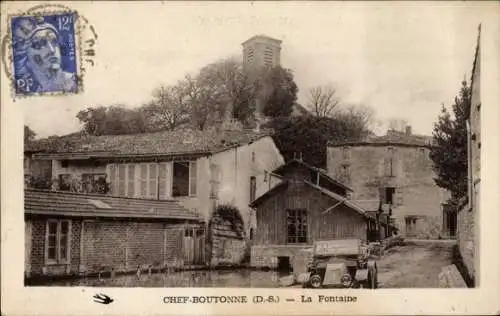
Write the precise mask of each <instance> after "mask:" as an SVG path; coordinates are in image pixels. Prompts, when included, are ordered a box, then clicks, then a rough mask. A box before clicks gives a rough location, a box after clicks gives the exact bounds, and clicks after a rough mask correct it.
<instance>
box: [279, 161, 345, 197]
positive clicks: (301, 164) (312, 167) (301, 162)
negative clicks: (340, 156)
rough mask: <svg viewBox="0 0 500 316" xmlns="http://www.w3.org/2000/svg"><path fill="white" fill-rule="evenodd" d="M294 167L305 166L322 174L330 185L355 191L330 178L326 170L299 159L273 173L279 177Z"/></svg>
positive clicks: (289, 162)
mask: <svg viewBox="0 0 500 316" xmlns="http://www.w3.org/2000/svg"><path fill="white" fill-rule="evenodd" d="M293 165H300V166H303V167H305V168H307V169H309V170H311V171H314V172H318V173H319V174H321V176H323V177H324V178H325V179H327V180H328V181H329V182H330V183H332V184H334V185H336V186H339V187H341V188H343V189H345V190H347V191H351V192H352V191H353V190H352V189H351V188H350V187H348V186H346V185H345V184H343V183H342V182H339V181H337V180H335V179H333V178H332V177H330V176H329V175H328V174H327V173H326V171H325V170H324V169H321V168H318V167H314V166H311V165H309V164H307V163H305V162H304V161H302V160H299V159H292V160H290V161H288V162H287V163H286V164H284V165H281V166H279V167H278V168H276V169H275V170H274V171H273V173H276V174H279V175H283V173H284V171H285V170H286V169H288V168H290V167H291V166H293Z"/></svg>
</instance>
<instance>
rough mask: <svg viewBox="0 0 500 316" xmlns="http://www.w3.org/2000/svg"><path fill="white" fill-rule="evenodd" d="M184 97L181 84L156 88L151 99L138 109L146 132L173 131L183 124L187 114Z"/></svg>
mask: <svg viewBox="0 0 500 316" xmlns="http://www.w3.org/2000/svg"><path fill="white" fill-rule="evenodd" d="M186 97H187V96H186V93H185V91H184V90H183V88H182V84H181V83H179V84H178V85H176V86H164V85H161V86H159V87H158V88H156V89H155V90H154V91H153V99H152V100H151V101H150V102H149V103H148V104H146V105H144V106H143V107H141V108H140V111H141V112H142V113H143V115H144V118H145V120H146V124H147V129H148V131H161V130H173V129H174V128H175V127H177V126H179V125H180V124H182V123H184V122H185V121H186V119H187V114H188V105H187V101H186Z"/></svg>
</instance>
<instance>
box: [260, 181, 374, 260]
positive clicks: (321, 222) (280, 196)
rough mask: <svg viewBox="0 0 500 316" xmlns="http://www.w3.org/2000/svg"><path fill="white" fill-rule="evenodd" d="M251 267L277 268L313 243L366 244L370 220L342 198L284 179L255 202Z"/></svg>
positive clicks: (309, 185)
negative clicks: (346, 241) (353, 241)
mask: <svg viewBox="0 0 500 316" xmlns="http://www.w3.org/2000/svg"><path fill="white" fill-rule="evenodd" d="M251 206H252V207H253V208H254V209H255V210H256V219H257V229H256V233H255V238H254V245H253V246H252V258H251V260H252V265H253V266H255V267H271V268H279V267H280V266H283V265H285V266H286V263H287V262H292V261H293V260H294V257H295V256H298V255H300V253H301V251H303V250H307V249H310V248H311V246H312V245H313V243H314V242H315V241H318V240H333V239H353V238H356V239H361V240H367V236H368V222H369V220H370V218H369V217H368V216H367V215H366V214H365V212H364V210H363V209H362V208H361V207H359V206H357V205H356V204H354V203H353V202H352V201H350V200H348V199H347V198H346V197H345V196H342V195H340V194H337V193H334V192H332V191H330V190H327V189H325V188H324V187H321V186H319V185H317V184H314V183H312V182H310V181H307V180H298V179H297V177H295V178H293V177H292V178H288V179H285V180H284V181H282V182H281V183H280V184H278V185H276V186H275V187H274V188H272V189H271V190H269V191H268V192H266V193H265V194H263V195H262V196H260V197H259V198H257V199H256V200H255V201H254V202H253V203H252V204H251Z"/></svg>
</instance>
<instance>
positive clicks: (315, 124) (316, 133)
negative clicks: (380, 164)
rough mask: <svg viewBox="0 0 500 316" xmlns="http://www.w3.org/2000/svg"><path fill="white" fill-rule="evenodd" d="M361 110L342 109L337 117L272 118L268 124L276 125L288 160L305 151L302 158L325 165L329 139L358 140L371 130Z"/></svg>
mask: <svg viewBox="0 0 500 316" xmlns="http://www.w3.org/2000/svg"><path fill="white" fill-rule="evenodd" d="M364 113H365V112H363V111H361V110H354V109H352V110H349V111H347V110H346V111H342V112H341V114H342V115H340V114H339V115H335V116H334V117H317V116H297V117H279V118H275V119H273V120H272V121H271V122H270V123H269V124H267V126H265V127H271V128H273V129H274V132H275V133H274V135H273V139H274V141H275V143H276V146H277V147H278V149H279V150H280V152H281V153H282V154H283V156H284V158H285V160H290V159H293V158H294V156H295V154H296V153H302V159H303V160H304V161H305V162H307V163H309V164H311V165H313V166H317V167H325V166H326V148H327V144H328V142H329V141H333V142H340V141H348V140H358V139H361V138H363V137H364V136H365V135H366V134H367V133H370V131H369V130H368V129H367V125H366V124H364V122H366V121H367V119H365V118H363V117H362V115H364Z"/></svg>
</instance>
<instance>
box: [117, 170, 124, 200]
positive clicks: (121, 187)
mask: <svg viewBox="0 0 500 316" xmlns="http://www.w3.org/2000/svg"><path fill="white" fill-rule="evenodd" d="M125 175H126V166H125V165H119V166H118V195H119V196H125V192H126V190H125V184H126V182H125Z"/></svg>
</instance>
